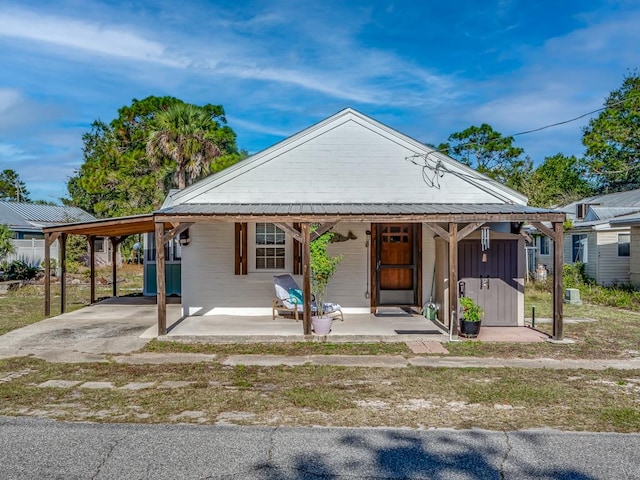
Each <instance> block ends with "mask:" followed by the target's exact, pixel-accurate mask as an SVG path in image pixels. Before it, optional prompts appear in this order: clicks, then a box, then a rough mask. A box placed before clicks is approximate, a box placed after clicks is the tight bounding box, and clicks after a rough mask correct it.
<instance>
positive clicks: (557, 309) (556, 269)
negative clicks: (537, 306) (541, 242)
mask: <svg viewBox="0 0 640 480" xmlns="http://www.w3.org/2000/svg"><path fill="white" fill-rule="evenodd" d="M553 232H554V236H553V339H554V340H562V328H563V312H562V309H563V305H564V304H563V294H564V292H563V287H562V242H563V225H562V223H560V222H556V223H554V224H553Z"/></svg>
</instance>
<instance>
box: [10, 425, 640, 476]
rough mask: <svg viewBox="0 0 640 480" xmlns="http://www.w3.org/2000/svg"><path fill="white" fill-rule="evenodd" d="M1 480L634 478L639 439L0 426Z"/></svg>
mask: <svg viewBox="0 0 640 480" xmlns="http://www.w3.org/2000/svg"><path fill="white" fill-rule="evenodd" d="M0 478H1V479H3V480H14V479H15V480H18V479H65V480H68V479H101V480H105V479H118V480H124V479H154V480H156V479H206V478H212V479H213V478H233V479H236V478H237V479H247V480H249V479H269V480H276V479H277V480H284V479H324V478H341V479H358V478H362V479H399V478H412V479H442V480H445V479H446V480H455V479H465V480H470V479H537V480H539V479H564V480H569V479H572V480H573V479H578V480H587V479H616V480H619V479H640V434H632V435H624V434H611V433H565V432H558V431H553V430H536V431H519V432H509V433H503V432H488V431H484V430H465V431H455V430H427V431H416V430H405V429H351V428H349V429H345V428H283V427H236V426H194V425H119V424H105V425H100V424H88V423H61V422H53V421H48V420H37V419H30V418H9V417H0Z"/></svg>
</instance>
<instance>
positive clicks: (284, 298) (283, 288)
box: [271, 273, 344, 322]
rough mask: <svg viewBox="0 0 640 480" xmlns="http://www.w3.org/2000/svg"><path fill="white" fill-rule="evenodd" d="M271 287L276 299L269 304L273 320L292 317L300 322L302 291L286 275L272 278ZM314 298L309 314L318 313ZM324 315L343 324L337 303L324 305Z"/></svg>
mask: <svg viewBox="0 0 640 480" xmlns="http://www.w3.org/2000/svg"><path fill="white" fill-rule="evenodd" d="M273 285H274V287H275V289H276V298H274V299H273V301H272V302H271V311H272V315H273V320H275V319H276V317H278V316H285V315H289V316H291V315H293V317H294V318H295V319H296V321H298V320H301V318H302V312H303V311H304V301H303V298H302V290H301V289H300V287H299V286H298V284H297V283H296V281H295V280H294V278H293V277H292V276H291V275H289V274H288V273H286V274H284V275H275V276H274V277H273ZM315 300H316V299H315V297H313V296H312V297H311V314H312V315H313V314H316V313H317V312H318V306H317V305H316V302H315ZM323 306H324V313H325V315H328V316H330V317H332V318H340V320H342V321H343V322H344V316H343V315H342V307H341V306H340V305H338V304H337V303H325V304H324V305H323Z"/></svg>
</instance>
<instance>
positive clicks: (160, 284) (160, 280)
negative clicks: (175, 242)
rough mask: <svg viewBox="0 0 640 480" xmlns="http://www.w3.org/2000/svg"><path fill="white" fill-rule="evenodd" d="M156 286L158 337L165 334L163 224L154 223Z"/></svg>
mask: <svg viewBox="0 0 640 480" xmlns="http://www.w3.org/2000/svg"><path fill="white" fill-rule="evenodd" d="M155 230H156V231H155V234H156V285H157V294H156V295H157V296H156V303H157V304H158V336H160V335H166V333H167V287H166V285H165V258H164V223H163V222H156V224H155Z"/></svg>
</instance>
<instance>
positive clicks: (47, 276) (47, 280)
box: [44, 233, 51, 317]
mask: <svg viewBox="0 0 640 480" xmlns="http://www.w3.org/2000/svg"><path fill="white" fill-rule="evenodd" d="M50 242H51V235H50V234H49V233H45V234H44V316H45V317H50V316H51V251H50V246H51V245H50Z"/></svg>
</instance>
